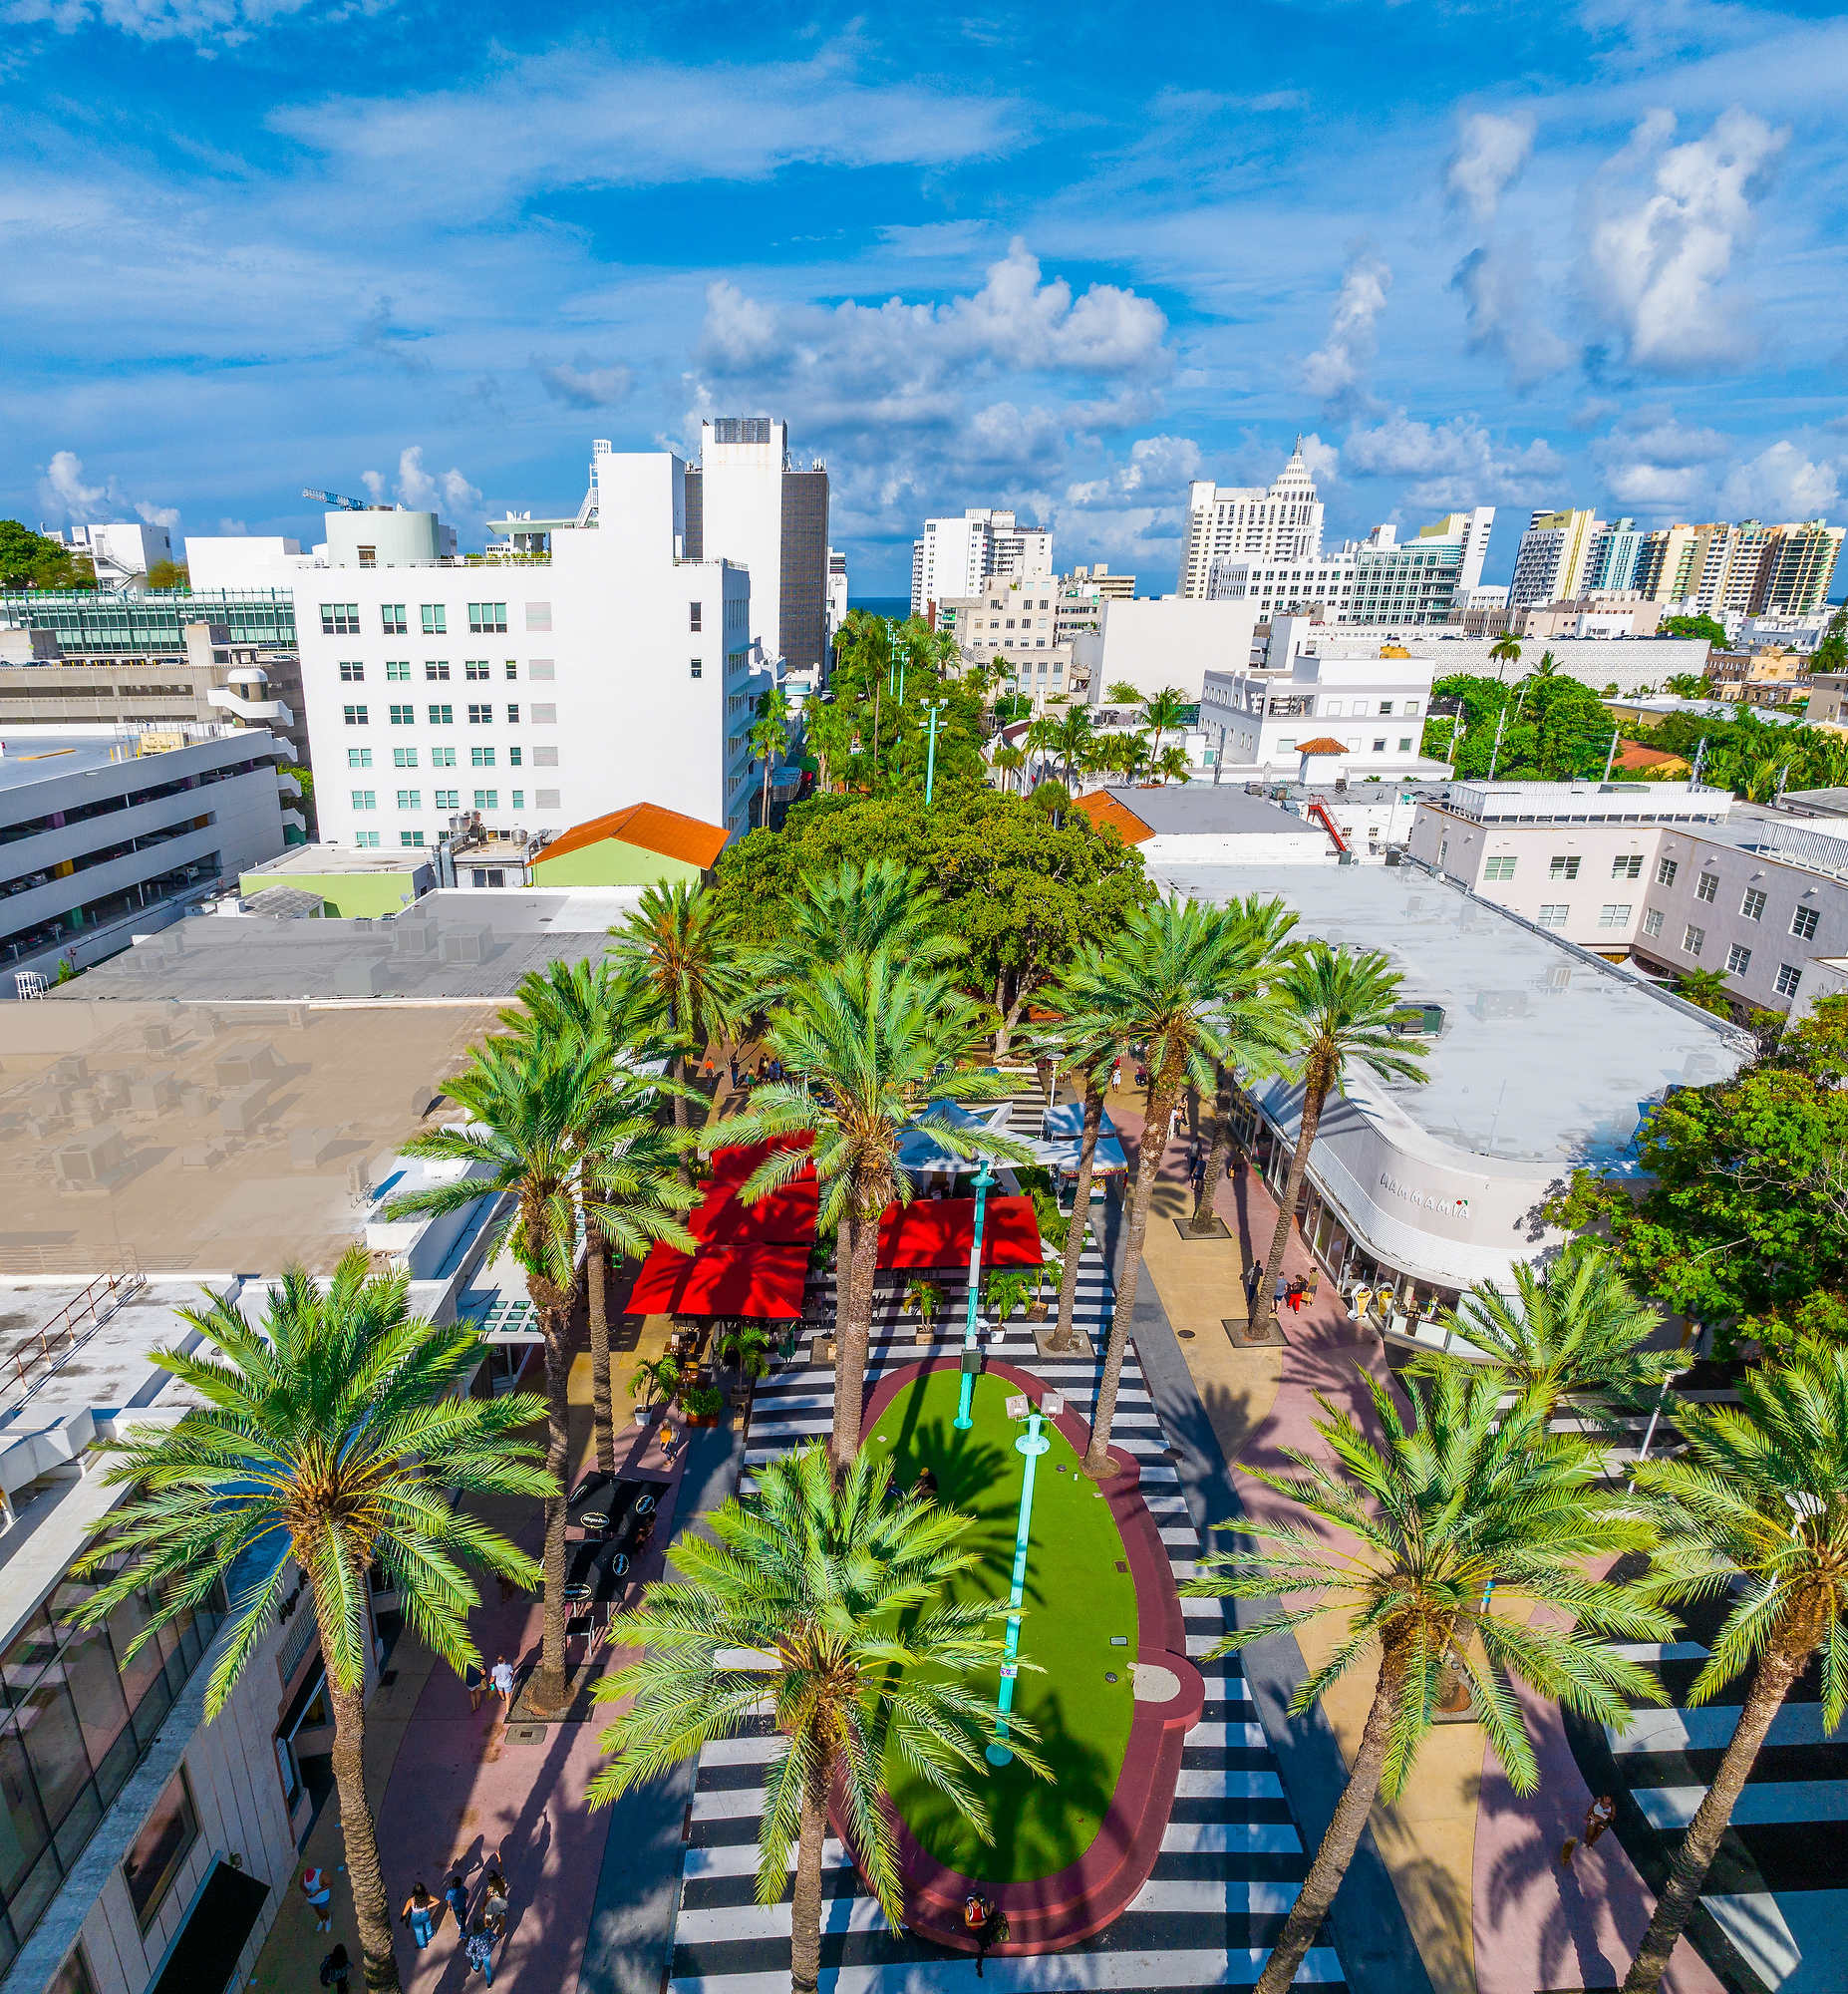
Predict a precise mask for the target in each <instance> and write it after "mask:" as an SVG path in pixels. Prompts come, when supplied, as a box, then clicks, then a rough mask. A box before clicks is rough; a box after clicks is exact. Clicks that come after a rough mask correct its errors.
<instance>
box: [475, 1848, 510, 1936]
mask: <svg viewBox="0 0 1848 1994" xmlns="http://www.w3.org/2000/svg"><path fill="white" fill-rule="evenodd" d="M512 1902H513V1896H512V1892H511V1891H510V1890H509V1889H508V1888H507V1879H506V1877H505V1876H504V1875H502V1874H501V1871H500V1864H499V1863H498V1862H490V1863H489V1864H488V1865H487V1874H486V1875H485V1876H483V1877H482V1879H481V1916H482V1918H483V1919H484V1920H485V1922H486V1925H487V1929H488V1930H489V1931H490V1932H492V1933H493V1935H494V1936H495V1937H496V1938H498V1937H499V1936H500V1935H501V1933H502V1932H504V1931H505V1930H506V1928H507V1912H508V1911H509V1910H510V1909H511V1907H512Z"/></svg>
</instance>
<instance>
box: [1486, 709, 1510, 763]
mask: <svg viewBox="0 0 1848 1994" xmlns="http://www.w3.org/2000/svg"><path fill="white" fill-rule="evenodd" d="M1507 724H1508V702H1507V701H1506V700H1503V701H1502V703H1501V712H1500V714H1499V715H1498V716H1497V718H1496V721H1495V745H1494V747H1493V748H1491V749H1490V750H1489V767H1488V779H1489V781H1490V782H1491V783H1492V782H1493V781H1494V780H1495V764H1496V762H1497V761H1498V760H1499V759H1500V757H1501V730H1502V729H1503V728H1504V727H1506V726H1507Z"/></svg>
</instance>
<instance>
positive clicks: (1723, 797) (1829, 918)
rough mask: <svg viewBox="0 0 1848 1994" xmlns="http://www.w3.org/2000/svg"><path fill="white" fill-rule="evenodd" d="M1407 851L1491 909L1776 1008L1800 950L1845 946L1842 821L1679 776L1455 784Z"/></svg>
mask: <svg viewBox="0 0 1848 1994" xmlns="http://www.w3.org/2000/svg"><path fill="white" fill-rule="evenodd" d="M1411 851H1412V855H1413V856H1414V857H1417V858H1421V859H1423V860H1424V862H1425V863H1426V864H1428V865H1431V866H1433V867H1435V868H1436V869H1437V870H1438V871H1440V872H1442V873H1443V874H1445V876H1446V877H1449V878H1452V879H1455V880H1457V881H1458V882H1459V883H1461V884H1463V885H1465V886H1467V887H1469V888H1470V890H1471V891H1472V892H1476V893H1479V894H1481V895H1482V897H1483V898H1485V899H1489V900H1493V901H1494V902H1495V903H1496V904H1497V905H1498V906H1504V907H1507V908H1509V909H1510V910H1511V911H1512V912H1514V913H1517V914H1519V915H1521V916H1522V918H1523V919H1526V920H1529V921H1532V922H1533V924H1534V925H1535V926H1536V927H1542V928H1546V929H1548V930H1550V931H1551V932H1554V933H1557V934H1559V935H1561V936H1563V937H1564V938H1565V939H1566V940H1567V941H1572V942H1576V943H1578V944H1579V945H1580V946H1581V947H1583V948H1589V949H1593V950H1595V951H1596V952H1597V953H1599V954H1601V955H1609V956H1611V957H1613V958H1615V959H1617V960H1619V961H1624V960H1632V961H1635V962H1637V963H1638V964H1640V965H1641V966H1643V967H1644V968H1646V969H1648V970H1649V971H1650V972H1651V973H1653V974H1655V975H1658V976H1665V977H1675V976H1682V975H1686V974H1688V973H1689V972H1690V971H1693V970H1716V971H1717V972H1718V973H1719V974H1720V975H1721V976H1722V977H1723V978H1724V979H1725V984H1726V991H1727V994H1728V995H1729V996H1730V997H1732V998H1733V999H1734V1000H1735V1001H1736V1002H1737V1003H1738V1004H1739V1006H1740V1007H1741V1008H1742V1009H1758V1010H1766V1011H1786V1010H1788V1009H1789V1008H1790V1005H1791V1002H1792V1000H1793V998H1794V997H1795V996H1796V993H1797V989H1798V986H1799V985H1800V983H1801V982H1802V980H1803V972H1804V967H1805V965H1806V964H1807V963H1808V962H1809V961H1810V960H1811V958H1813V957H1817V956H1838V955H1841V954H1843V953H1844V952H1848V828H1843V829H1840V830H1836V829H1831V828H1825V826H1824V825H1823V824H1821V823H1820V822H1816V821H1809V822H1804V821H1799V820H1797V819H1794V818H1791V817H1788V816H1786V815H1784V814H1783V813H1780V812H1775V811H1768V810H1761V809H1759V808H1757V807H1756V806H1755V805H1750V804H1739V803H1735V802H1734V800H1733V799H1732V797H1731V796H1730V795H1729V794H1728V793H1727V792H1726V791H1724V790H1713V789H1706V788H1704V787H1701V786H1699V785H1697V784H1690V783H1636V782H1613V783H1594V782H1584V783H1495V784H1489V783H1457V784H1454V785H1452V786H1451V788H1450V789H1449V791H1448V793H1447V794H1446V795H1444V796H1442V797H1440V798H1434V799H1427V800H1426V801H1425V802H1424V803H1423V804H1421V806H1420V808H1419V812H1418V818H1417V822H1416V823H1415V824H1414V826H1413V827H1412V833H1411Z"/></svg>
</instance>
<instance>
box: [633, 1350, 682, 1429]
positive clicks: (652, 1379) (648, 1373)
mask: <svg viewBox="0 0 1848 1994" xmlns="http://www.w3.org/2000/svg"><path fill="white" fill-rule="evenodd" d="M629 1390H630V1393H631V1394H632V1395H633V1394H634V1393H636V1392H639V1393H641V1395H642V1402H641V1404H640V1405H638V1406H637V1407H636V1409H635V1423H636V1425H637V1426H638V1427H645V1426H646V1425H647V1424H648V1422H649V1421H650V1420H651V1419H652V1418H653V1417H654V1403H655V1394H656V1393H657V1392H659V1393H660V1394H661V1397H662V1399H663V1400H668V1399H672V1398H673V1396H674V1394H675V1393H676V1392H678V1391H679V1390H680V1366H679V1365H678V1364H676V1363H675V1361H674V1360H673V1358H671V1357H657V1358H654V1359H652V1360H651V1359H649V1358H646V1357H644V1358H643V1359H642V1361H641V1362H640V1363H639V1364H638V1365H637V1366H636V1367H635V1369H634V1370H633V1371H631V1372H630V1373H629Z"/></svg>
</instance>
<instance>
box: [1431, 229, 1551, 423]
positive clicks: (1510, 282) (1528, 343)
mask: <svg viewBox="0 0 1848 1994" xmlns="http://www.w3.org/2000/svg"><path fill="white" fill-rule="evenodd" d="M1450 287H1451V289H1452V290H1455V291H1459V292H1461V294H1462V297H1463V301H1464V304H1465V306H1466V307H1467V315H1468V324H1469V349H1470V351H1471V352H1472V353H1486V354H1489V355H1491V356H1492V357H1494V358H1496V359H1498V360H1500V361H1502V362H1503V364H1504V365H1505V366H1506V367H1507V370H1508V381H1509V385H1510V386H1511V387H1513V388H1515V389H1517V390H1520V389H1527V388H1532V387H1534V386H1536V385H1537V384H1538V383H1540V382H1542V381H1544V380H1546V379H1548V378H1549V377H1550V376H1551V375H1554V374H1557V373H1559V372H1561V370H1562V369H1564V368H1567V367H1570V366H1571V365H1572V361H1573V357H1574V355H1573V348H1572V347H1571V345H1570V344H1569V343H1568V342H1567V341H1566V340H1563V339H1561V338H1560V336H1559V334H1558V333H1556V332H1555V331H1554V330H1553V329H1552V327H1551V326H1549V325H1548V324H1547V323H1546V321H1545V320H1544V319H1543V318H1541V316H1540V300H1541V298H1542V297H1543V295H1544V292H1543V291H1542V289H1541V286H1540V285H1539V284H1537V283H1536V282H1535V280H1534V268H1533V255H1532V251H1531V249H1530V247H1529V245H1528V242H1527V240H1526V238H1525V237H1524V236H1518V235H1517V236H1515V237H1513V238H1511V239H1510V240H1509V241H1507V242H1504V243H1501V244H1498V245H1496V246H1494V247H1491V246H1489V245H1488V244H1486V243H1485V244H1483V245H1482V246H1481V247H1480V248H1476V249H1472V250H1471V251H1470V252H1469V254H1468V255H1467V256H1465V257H1464V258H1463V260H1462V261H1461V262H1460V263H1459V264H1458V265H1457V266H1456V274H1455V275H1454V276H1453V277H1452V278H1451V279H1450Z"/></svg>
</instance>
